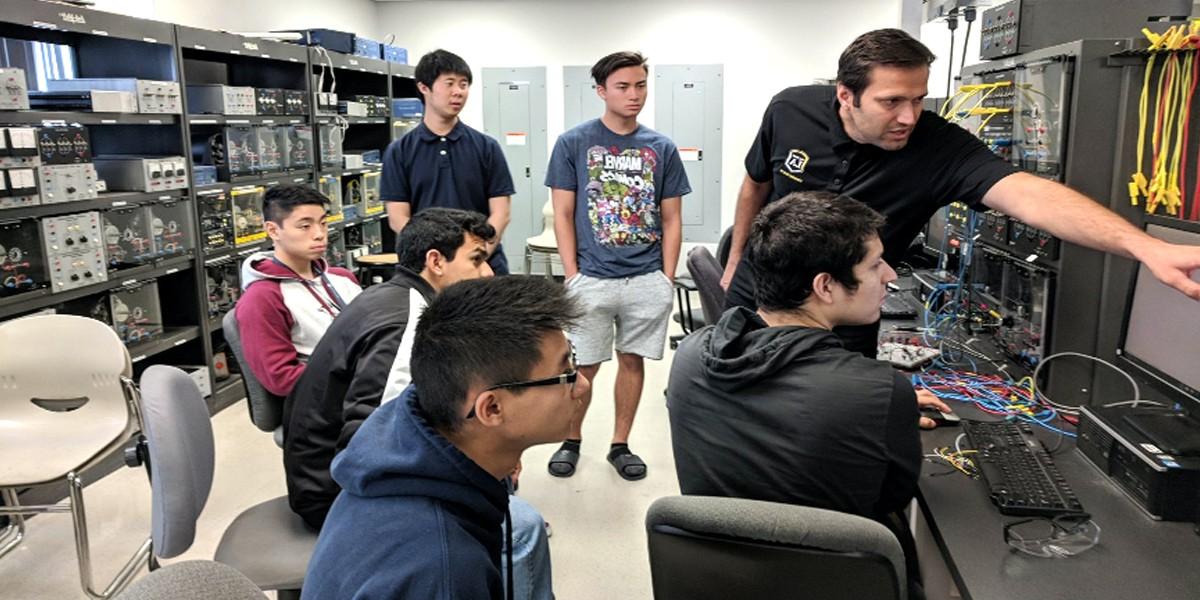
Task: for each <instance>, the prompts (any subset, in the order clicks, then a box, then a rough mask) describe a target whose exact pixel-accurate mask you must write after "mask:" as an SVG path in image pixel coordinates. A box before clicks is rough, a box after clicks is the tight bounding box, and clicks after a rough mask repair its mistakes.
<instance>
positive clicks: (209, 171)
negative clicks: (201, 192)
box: [192, 164, 220, 187]
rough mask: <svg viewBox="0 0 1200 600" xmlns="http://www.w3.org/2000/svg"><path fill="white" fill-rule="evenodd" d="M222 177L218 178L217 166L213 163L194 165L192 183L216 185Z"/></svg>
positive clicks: (196, 184)
mask: <svg viewBox="0 0 1200 600" xmlns="http://www.w3.org/2000/svg"><path fill="white" fill-rule="evenodd" d="M218 181H220V179H218V178H217V168H216V167H214V166H212V165H196V164H194V165H192V185H194V186H197V187H199V186H205V185H214V184H216V183H217V182H218Z"/></svg>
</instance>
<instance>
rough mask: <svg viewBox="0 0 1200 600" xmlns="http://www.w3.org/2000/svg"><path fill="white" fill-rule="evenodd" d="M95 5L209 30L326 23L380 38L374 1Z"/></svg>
mask: <svg viewBox="0 0 1200 600" xmlns="http://www.w3.org/2000/svg"><path fill="white" fill-rule="evenodd" d="M96 8H97V9H99V10H106V11H110V12H116V13H123V14H127V15H132V16H135V17H143V18H147V19H155V20H158V21H167V22H171V23H178V24H180V25H188V26H190V27H201V28H204V29H221V30H225V31H238V32H250V31H271V30H276V29H301V28H315V27H325V28H329V29H340V30H343V31H352V32H355V33H359V34H362V35H365V36H368V37H372V38H377V37H378V33H377V29H376V21H375V17H376V7H375V2H374V1H373V0H337V1H336V2H334V1H333V0H96Z"/></svg>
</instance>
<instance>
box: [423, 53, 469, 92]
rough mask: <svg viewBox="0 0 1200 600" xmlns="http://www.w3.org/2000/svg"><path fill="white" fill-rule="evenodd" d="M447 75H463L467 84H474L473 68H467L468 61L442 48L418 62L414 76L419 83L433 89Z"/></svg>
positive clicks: (427, 54)
mask: <svg viewBox="0 0 1200 600" xmlns="http://www.w3.org/2000/svg"><path fill="white" fill-rule="evenodd" d="M447 73H450V74H452V75H462V76H463V77H466V78H467V83H473V82H474V80H473V79H472V76H471V67H469V66H467V61H465V60H463V59H462V57H461V56H459V55H457V54H455V53H453V52H450V51H448V50H442V49H441V48H438V49H437V50H434V51H433V52H429V53H426V54H425V56H422V57H421V60H419V61H417V68H416V73H415V74H414V76H415V77H416V79H417V83H423V84H425V87H433V82H434V81H437V78H438V77H441V76H442V75H445V74H447Z"/></svg>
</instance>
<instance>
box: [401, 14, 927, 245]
mask: <svg viewBox="0 0 1200 600" xmlns="http://www.w3.org/2000/svg"><path fill="white" fill-rule="evenodd" d="M901 10H902V2H901V0H855V1H853V2H829V1H828V0H743V1H741V2H728V1H720V0H656V1H654V2H647V1H645V0H641V1H632V0H607V1H602V0H571V1H565V0H507V1H504V2H496V1H487V0H463V1H459V2H435V1H415V2H381V3H380V4H379V24H378V28H379V31H380V35H382V36H385V37H386V35H387V34H388V33H395V34H396V43H397V44H398V45H401V46H405V47H407V48H408V51H409V57H410V61H411V62H414V63H415V62H416V60H417V59H418V58H419V57H420V56H421V54H423V53H425V52H427V51H429V50H433V49H435V48H439V47H441V48H445V49H447V50H450V51H452V52H455V53H456V54H459V55H461V56H462V57H463V58H465V59H466V60H467V63H468V64H470V65H471V68H472V69H473V70H474V71H475V74H476V84H475V86H474V87H473V88H472V93H473V94H474V97H473V98H471V99H470V100H468V102H467V106H466V109H465V110H464V113H463V120H464V121H466V122H467V123H468V124H470V125H472V126H474V127H476V128H478V129H482V128H483V102H482V93H483V89H482V86H481V85H480V77H479V74H480V72H481V71H482V69H483V68H484V67H519V66H545V67H546V68H547V73H546V79H547V81H546V87H547V107H548V113H549V114H548V120H549V123H548V134H549V135H548V138H549V143H550V144H553V143H554V140H555V138H557V136H558V134H559V133H561V132H562V120H563V114H562V113H563V110H562V104H563V100H562V71H561V67H562V66H564V65H589V66H590V65H591V64H593V63H594V62H595V61H596V60H597V59H599V58H600V57H602V56H604V55H605V54H608V53H610V52H614V51H617V50H639V51H641V52H643V53H644V54H646V55H647V56H648V57H649V58H650V61H651V68H652V69H653V65H654V64H714V63H720V64H723V65H724V67H725V68H724V72H725V90H724V105H725V115H724V130H723V131H724V134H725V135H724V148H723V155H724V162H723V168H722V181H723V186H722V194H721V198H722V222H723V224H724V225H725V226H728V225H730V224H732V223H733V208H734V203H735V200H736V197H737V189H738V186H739V185H740V184H741V181H742V177H743V176H744V174H745V169H744V167H743V166H742V161H743V159H744V158H745V155H746V150H747V149H748V148H749V147H750V142H751V141H752V140H753V137H754V134H755V132H757V130H758V126H759V124H760V122H761V120H762V114H763V110H764V109H765V108H766V105H767V102H768V101H769V100H770V99H771V96H773V95H775V94H776V93H777V92H778V91H779V90H781V89H783V88H784V87H787V86H790V85H796V84H804V83H811V82H812V80H813V78H817V77H822V78H832V77H833V76H834V75H835V74H836V72H837V58H838V55H839V54H841V51H842V49H843V48H844V47H845V46H846V45H847V44H848V43H849V42H850V41H851V40H853V39H854V37H856V36H857V35H858V34H860V33H862V32H865V31H868V30H870V29H875V28H879V27H897V26H899V25H900V23H901ZM914 33H915V32H914ZM652 74H653V71H652ZM650 81H651V86H652V87H651V90H650V98H649V103H648V104H647V106H646V108H645V110H643V112H642V118H641V121H642V122H643V123H645V124H646V125H649V126H651V127H653V126H654V122H653V121H654V94H655V91H654V89H653V81H654V79H653V76H652V77H651V79H650ZM596 116H599V115H596ZM547 197H548V192H547ZM685 202H686V199H685Z"/></svg>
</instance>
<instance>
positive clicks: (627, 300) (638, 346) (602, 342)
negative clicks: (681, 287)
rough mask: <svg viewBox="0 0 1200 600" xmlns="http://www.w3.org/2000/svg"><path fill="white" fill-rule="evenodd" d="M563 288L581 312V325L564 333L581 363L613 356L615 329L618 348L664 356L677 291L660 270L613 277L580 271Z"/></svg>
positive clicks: (628, 352) (631, 352) (596, 361)
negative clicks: (591, 274) (573, 299)
mask: <svg viewBox="0 0 1200 600" xmlns="http://www.w3.org/2000/svg"><path fill="white" fill-rule="evenodd" d="M566 286H567V292H568V293H569V294H570V295H571V296H572V297H574V298H576V299H577V301H578V302H579V303H580V305H581V307H582V308H583V310H584V313H583V318H582V319H580V320H579V325H578V326H576V328H575V329H574V330H572V331H569V332H568V334H569V336H570V338H571V343H573V344H575V354H576V357H577V359H578V361H579V364H581V365H595V364H600V363H602V362H604V361H606V360H610V359H611V358H612V351H613V339H614V338H613V331H614V328H615V330H616V349H617V352H622V353H625V354H637V355H638V356H642V357H645V358H650V359H654V360H659V359H661V358H662V357H663V347H664V345H665V344H666V341H667V323H668V321H669V319H670V317H671V306H672V305H673V304H674V296H675V290H674V286H672V285H671V282H670V280H668V279H667V276H666V275H665V274H664V273H663V272H662V271H654V272H652V273H646V274H645V275H638V276H637V277H621V278H616V279H601V278H599V277H590V276H588V275H584V274H583V273H578V274H576V275H575V276H574V277H572V278H571V279H568V280H567V282H566Z"/></svg>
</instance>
